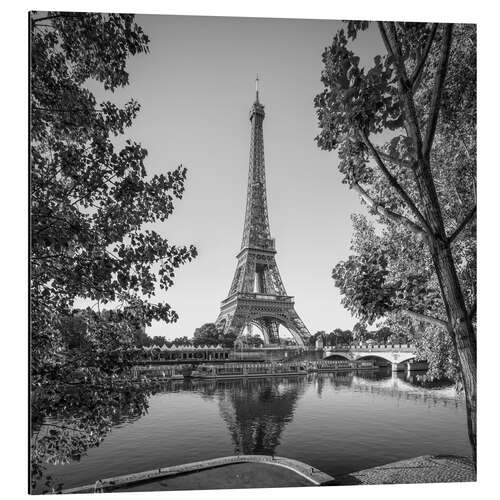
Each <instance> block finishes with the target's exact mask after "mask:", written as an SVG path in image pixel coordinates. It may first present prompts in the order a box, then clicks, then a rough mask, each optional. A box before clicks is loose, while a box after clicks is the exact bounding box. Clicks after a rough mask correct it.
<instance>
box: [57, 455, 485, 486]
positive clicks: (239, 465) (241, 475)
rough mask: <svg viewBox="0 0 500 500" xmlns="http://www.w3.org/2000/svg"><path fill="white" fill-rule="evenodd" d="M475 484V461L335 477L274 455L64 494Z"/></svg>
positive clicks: (133, 477) (160, 472)
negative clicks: (473, 462)
mask: <svg viewBox="0 0 500 500" xmlns="http://www.w3.org/2000/svg"><path fill="white" fill-rule="evenodd" d="M473 481H476V473H475V471H474V467H473V464H472V460H471V459H470V458H468V457H459V456H452V455H423V456H420V457H415V458H410V459H407V460H401V461H398V462H392V463H389V464H386V465H382V466H378V467H373V468H370V469H365V470H361V471H358V472H352V473H349V474H343V475H340V476H336V477H335V478H334V477H332V476H330V475H329V474H327V473H325V472H323V471H321V470H319V469H316V468H315V467H312V466H311V465H309V464H306V463H304V462H300V461H298V460H294V459H290V458H285V457H274V456H269V455H233V456H228V457H220V458H215V459H211V460H203V461H200V462H192V463H188V464H182V465H175V466H172V467H163V468H159V469H153V470H149V471H145V472H139V473H135V474H127V475H123V476H116V477H112V478H108V479H102V480H98V481H96V482H95V483H94V484H89V485H85V486H78V487H76V488H70V489H66V490H63V491H62V492H61V493H63V494H66V493H67V494H71V493H103V492H122V491H177V490H207V489H238V488H283V487H299V486H350V485H363V484H364V485H377V484H418V483H450V482H473Z"/></svg>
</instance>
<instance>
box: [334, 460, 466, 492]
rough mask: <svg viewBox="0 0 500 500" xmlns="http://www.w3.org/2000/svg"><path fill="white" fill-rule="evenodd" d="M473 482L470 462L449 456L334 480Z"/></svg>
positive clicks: (346, 482)
mask: <svg viewBox="0 0 500 500" xmlns="http://www.w3.org/2000/svg"><path fill="white" fill-rule="evenodd" d="M475 480H476V472H475V470H474V465H473V463H472V460H471V459H470V458H467V457H457V456H452V455H423V456H421V457H415V458H410V459H408V460H401V461H399V462H392V463H390V464H386V465H381V466H380V467H373V468H372V469H365V470H361V471H358V472H352V473H350V474H344V475H342V476H337V477H336V478H335V483H334V484H337V485H353V484H414V483H458V482H471V481H475Z"/></svg>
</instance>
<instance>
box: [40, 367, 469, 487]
mask: <svg viewBox="0 0 500 500" xmlns="http://www.w3.org/2000/svg"><path fill="white" fill-rule="evenodd" d="M236 453H257V454H260V453H262V454H275V455H281V456H285V457H290V458H295V459H298V460H302V461H304V462H307V463H309V464H311V465H313V466H315V467H317V468H319V469H321V470H323V471H325V472H328V473H330V474H332V475H336V474H341V473H345V472H350V471H354V470H360V469H364V468H367V467H373V466H376V465H381V464H384V463H387V462H391V461H395V460H400V459H404V458H408V457H413V456H418V455H423V454H457V455H468V454H469V445H468V440H467V422H466V414H465V405H464V404H463V403H462V401H461V400H460V399H457V398H456V397H455V394H454V392H453V390H452V389H446V388H441V389H424V388H422V387H420V386H419V385H417V384H415V382H414V380H413V379H410V378H409V377H407V376H404V375H399V376H398V377H395V376H392V375H391V374H390V373H382V372H378V373H365V374H354V373H342V374H340V373H338V374H318V375H308V376H307V377H290V378H269V379H247V380H244V379H240V380H231V381H230V380H220V381H201V380H192V381H172V382H168V383H166V384H165V388H164V392H161V393H157V394H156V395H154V396H152V397H151V400H150V408H149V412H148V414H147V415H145V416H143V417H141V418H140V419H138V420H136V421H133V422H127V423H123V424H121V425H119V426H116V427H115V428H114V429H113V430H112V432H111V433H110V434H109V435H108V436H107V437H106V438H105V439H104V441H103V442H102V444H101V445H100V446H99V447H98V448H94V449H91V450H89V451H88V453H87V455H86V456H84V457H82V458H81V460H80V461H79V462H74V463H71V464H66V465H59V466H52V467H50V468H49V470H48V472H49V473H52V474H53V475H54V476H56V477H57V478H58V479H59V480H60V481H61V482H63V483H64V488H68V487H72V486H78V485H82V484H88V483H93V482H95V481H96V480H97V479H99V478H106V477H110V476H115V475H121V474H127V473H131V472H139V471H143V470H148V469H154V468H157V467H164V466H168V465H175V464H181V463H185V462H192V461H197V460H203V459H208V458H215V457H219V456H224V455H233V454H236Z"/></svg>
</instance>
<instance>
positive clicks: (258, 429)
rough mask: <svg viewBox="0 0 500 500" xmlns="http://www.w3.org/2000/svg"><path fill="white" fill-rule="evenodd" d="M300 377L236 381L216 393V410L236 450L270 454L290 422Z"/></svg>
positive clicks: (302, 383) (300, 391) (301, 385)
mask: <svg viewBox="0 0 500 500" xmlns="http://www.w3.org/2000/svg"><path fill="white" fill-rule="evenodd" d="M305 387H306V383H305V380H304V379H303V378H297V379H293V380H290V379H277V378H276V379H252V380H239V381H237V382H235V383H234V384H232V385H231V386H228V387H226V388H225V390H222V391H220V393H219V396H218V397H219V410H220V413H221V415H222V418H223V419H224V421H225V422H226V424H227V426H228V429H229V432H230V434H231V438H232V440H233V443H234V446H235V452H236V453H243V454H264V455H273V454H274V453H275V450H276V448H277V446H278V445H279V444H280V436H281V434H282V432H283V429H284V428H285V427H286V425H287V424H288V423H289V422H291V421H292V419H293V415H294V412H295V407H296V404H297V400H298V399H299V398H300V397H301V396H302V394H303V393H304V391H305Z"/></svg>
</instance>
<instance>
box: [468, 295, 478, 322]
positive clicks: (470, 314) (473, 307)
mask: <svg viewBox="0 0 500 500" xmlns="http://www.w3.org/2000/svg"><path fill="white" fill-rule="evenodd" d="M476 310H477V299H474V303H473V304H472V305H471V307H470V309H469V312H468V314H467V316H468V317H469V321H472V319H473V318H474V316H475V314H476Z"/></svg>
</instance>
